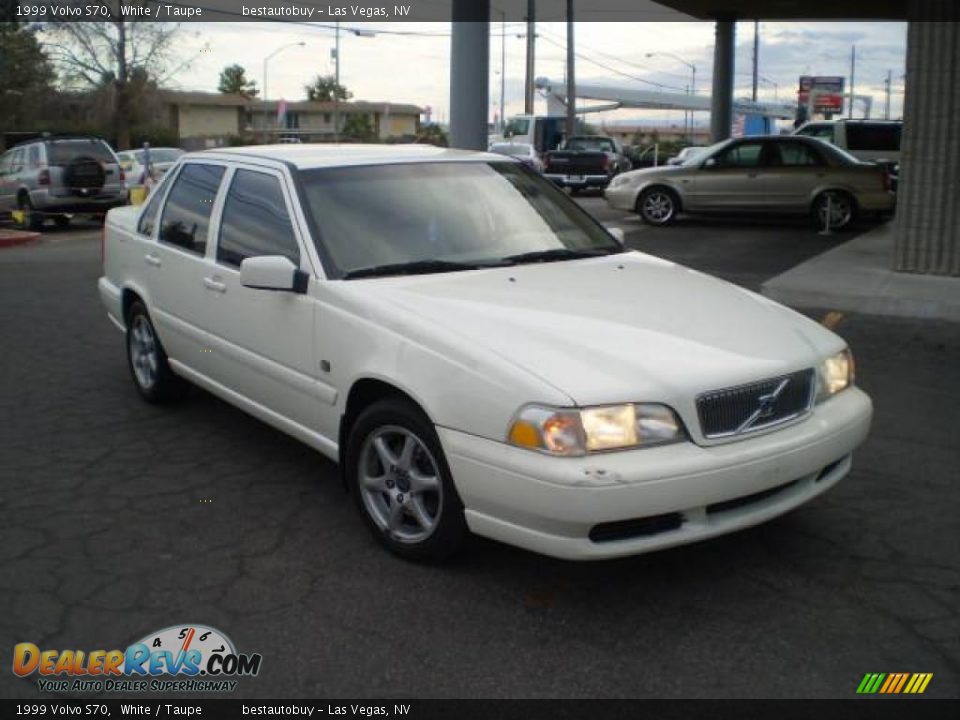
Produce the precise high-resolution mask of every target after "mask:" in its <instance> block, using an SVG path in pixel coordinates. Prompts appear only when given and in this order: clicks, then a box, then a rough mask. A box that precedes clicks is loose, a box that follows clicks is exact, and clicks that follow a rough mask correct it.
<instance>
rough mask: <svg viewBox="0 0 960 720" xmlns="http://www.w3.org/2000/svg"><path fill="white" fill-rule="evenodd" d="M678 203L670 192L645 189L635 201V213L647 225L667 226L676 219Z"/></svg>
mask: <svg viewBox="0 0 960 720" xmlns="http://www.w3.org/2000/svg"><path fill="white" fill-rule="evenodd" d="M679 211H680V201H679V200H678V199H677V196H676V195H675V194H674V193H673V191H672V190H668V189H666V188H662V187H652V188H647V189H646V190H644V191H643V192H642V193H640V197H639V198H638V199H637V212H638V213H640V217H641V218H642V219H643V221H644V222H645V223H647V224H648V225H669V224H670V223H672V222H673V221H674V220H676V219H677V213H678V212H679Z"/></svg>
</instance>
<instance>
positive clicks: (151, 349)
mask: <svg viewBox="0 0 960 720" xmlns="http://www.w3.org/2000/svg"><path fill="white" fill-rule="evenodd" d="M130 363H131V365H132V366H133V374H134V375H135V376H136V378H137V382H138V383H139V384H140V387H142V388H143V389H144V390H149V389H150V388H152V387H153V386H154V384H155V383H156V382H157V368H158V366H159V359H158V357H157V338H156V336H155V335H154V334H153V328H152V327H151V326H150V322H149V321H148V320H147V318H145V317H144V316H143V315H137V316H136V317H135V318H134V319H133V323H132V324H131V326H130Z"/></svg>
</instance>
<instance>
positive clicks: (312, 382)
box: [206, 165, 336, 430]
mask: <svg viewBox="0 0 960 720" xmlns="http://www.w3.org/2000/svg"><path fill="white" fill-rule="evenodd" d="M226 182H227V185H228V189H227V191H226V194H225V198H224V202H223V209H222V212H221V214H220V219H219V223H218V241H217V245H216V248H215V250H214V251H212V254H213V256H214V257H213V259H212V260H213V262H212V264H211V267H210V268H209V272H208V274H207V276H206V281H207V282H208V286H207V287H208V295H209V307H210V313H211V324H210V327H211V341H210V344H211V349H212V352H213V353H214V354H215V355H216V357H217V363H216V368H215V371H214V374H213V379H215V380H216V381H218V382H220V383H221V384H223V385H225V386H227V387H229V388H230V389H232V390H235V391H237V392H240V393H242V394H243V395H244V396H246V397H247V398H249V399H250V400H253V401H254V402H256V403H258V404H259V405H261V406H263V407H265V408H268V409H269V410H271V411H273V412H276V413H279V414H280V415H282V416H284V417H285V418H288V419H290V420H293V421H294V422H296V423H298V424H299V425H303V426H305V427H308V428H311V429H313V430H316V428H317V425H318V418H319V416H320V411H319V409H318V408H319V405H318V402H317V401H318V399H320V400H321V401H323V402H326V403H327V404H328V405H329V404H330V403H332V402H334V400H335V397H336V395H335V393H333V391H332V388H330V387H329V386H320V385H318V383H317V377H316V376H317V373H316V371H315V365H314V313H315V311H316V300H314V299H313V298H312V297H311V294H310V293H309V292H308V293H307V294H298V293H294V292H282V291H274V290H263V289H255V288H249V287H245V286H243V285H242V284H241V283H240V264H241V263H242V262H243V261H244V260H245V259H246V258H250V257H257V256H265V255H281V256H284V257H286V258H289V259H290V261H291V262H292V263H293V264H294V265H296V266H297V267H298V268H300V269H301V270H304V271H305V272H307V273H308V274H309V275H310V276H313V274H314V273H313V268H312V267H311V265H310V260H309V258H308V254H307V252H306V236H305V235H304V234H303V233H302V232H301V229H300V228H299V227H298V226H297V223H296V222H295V221H294V220H292V218H294V217H296V215H295V213H294V203H293V198H294V197H295V196H294V194H293V192H292V187H291V186H290V185H289V184H288V181H287V178H286V177H285V176H284V174H283V173H282V172H280V171H279V170H274V169H270V168H264V167H260V166H243V165H238V166H237V167H236V168H235V169H234V170H232V171H231V174H230V176H229V177H228V178H227V181H226Z"/></svg>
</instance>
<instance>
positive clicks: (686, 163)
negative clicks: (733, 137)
mask: <svg viewBox="0 0 960 720" xmlns="http://www.w3.org/2000/svg"><path fill="white" fill-rule="evenodd" d="M729 142H730V141H729V140H721V141H720V142H718V143H714V144H713V145H710V146H709V147H704V148H692V147H691V148H688V150H689V153H688V154H687V156H686V157H685V158H683V162H681V163H680V165H682V166H683V167H690V166H691V165H699V164H700V163H701V162H703V161H704V160H705V159H706V158H707V156H708V155H709V156H712V155H714V154H716V152H717V151H718V150H719V149H720V148H722V147H725V146H726V145H727V144H728V143H729ZM694 149H696V152H694Z"/></svg>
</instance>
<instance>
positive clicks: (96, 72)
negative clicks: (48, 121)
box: [45, 0, 193, 150]
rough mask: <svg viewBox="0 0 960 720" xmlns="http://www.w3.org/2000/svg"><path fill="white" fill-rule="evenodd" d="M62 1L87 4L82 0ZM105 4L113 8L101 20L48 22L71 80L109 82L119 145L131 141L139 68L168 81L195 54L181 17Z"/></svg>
mask: <svg viewBox="0 0 960 720" xmlns="http://www.w3.org/2000/svg"><path fill="white" fill-rule="evenodd" d="M62 4H69V5H74V6H76V7H81V8H82V7H84V6H85V5H86V3H84V2H83V1H82V0H65V2H64V3H62ZM100 5H101V6H102V7H104V8H106V9H107V14H106V15H102V16H100V17H101V18H102V19H101V20H99V21H98V22H53V23H48V24H47V25H46V28H45V29H47V30H48V31H49V32H50V34H51V35H52V37H53V39H54V40H56V41H57V42H55V43H51V44H50V55H51V57H52V58H53V60H54V62H55V63H56V64H57V65H58V66H59V68H60V71H61V74H62V77H63V80H64V81H65V83H66V84H67V85H72V86H74V87H79V88H83V89H95V88H98V87H100V88H102V87H104V86H109V87H110V88H111V90H112V96H113V98H112V99H113V102H112V113H111V114H112V120H113V123H112V124H113V134H114V139H115V142H116V144H117V147H118V148H119V149H121V150H124V149H127V148H129V147H130V127H131V126H132V124H133V121H132V118H131V110H132V109H133V110H135V109H136V107H135V106H134V105H133V104H132V102H131V100H132V98H131V91H132V87H131V80H132V79H135V78H136V75H137V73H139V74H140V76H141V78H150V79H151V80H152V81H153V82H155V83H159V84H162V83H163V82H164V81H165V80H167V79H168V78H170V77H171V76H172V75H174V74H176V73H178V72H180V71H181V70H183V69H184V68H186V67H187V66H189V64H190V62H191V61H192V60H193V57H190V58H188V59H186V60H184V59H182V55H181V52H180V48H179V47H177V43H175V40H176V39H177V38H178V37H179V35H180V26H179V24H178V23H165V22H155V21H153V20H151V21H149V22H146V21H141V22H130V21H125V20H123V19H122V18H123V17H124V15H123V14H122V13H121V3H120V0H107V1H104V2H101V3H100Z"/></svg>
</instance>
